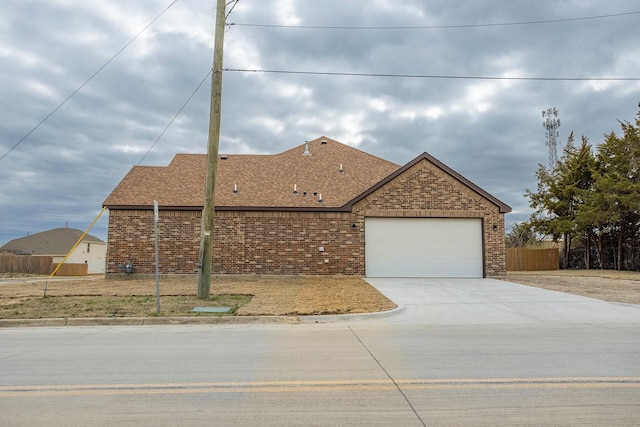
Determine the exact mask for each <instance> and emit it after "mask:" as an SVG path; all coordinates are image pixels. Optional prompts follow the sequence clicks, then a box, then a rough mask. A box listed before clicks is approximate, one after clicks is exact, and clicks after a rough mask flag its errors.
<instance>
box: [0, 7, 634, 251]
mask: <svg viewBox="0 0 640 427" xmlns="http://www.w3.org/2000/svg"><path fill="white" fill-rule="evenodd" d="M215 3H216V2H215V0H206V1H203V0H177V1H171V0H144V1H142V0H141V1H129V0H113V1H109V2H106V1H101V0H3V1H2V2H0V16H2V19H1V20H0V69H1V70H2V71H1V72H0V106H1V107H0V111H1V112H2V114H0V157H2V158H1V159H0V245H2V244H4V243H6V242H7V241H9V240H11V239H14V238H17V237H22V236H25V235H27V234H33V233H36V232H40V231H45V230H48V229H50V228H55V227H64V226H65V225H66V226H69V227H73V228H79V229H82V230H84V229H85V228H86V227H87V226H88V225H89V224H90V223H91V222H92V221H93V220H94V218H95V217H96V215H97V214H98V213H99V212H100V209H101V204H102V202H103V201H104V200H105V199H106V197H107V196H108V195H109V193H110V192H111V191H112V190H113V188H114V187H115V186H116V185H117V184H118V182H119V181H120V180H121V179H122V178H123V177H124V175H125V174H126V173H127V172H128V171H129V170H130V169H131V167H132V166H134V165H136V164H142V165H162V166H164V165H166V164H168V162H169V161H170V160H171V158H172V157H173V156H174V155H175V154H176V153H206V146H207V132H208V117H209V99H210V87H211V85H210V79H209V78H206V76H207V73H208V72H209V71H210V69H211V64H212V55H213V34H214V23H215V10H214V8H215ZM234 3H235V7H234V8H233V10H232V11H231V14H230V16H229V18H228V23H234V24H236V25H231V26H229V28H228V31H227V32H226V34H225V55H224V68H228V69H233V70H272V71H287V72H310V73H314V74H291V73H265V72H243V71H225V72H224V79H223V101H222V110H223V117H222V133H221V145H220V152H221V153H270V154H274V153H279V152H282V151H285V150H287V149H289V148H291V147H293V146H296V145H299V144H302V143H304V141H305V140H310V139H314V138H316V137H319V136H321V135H326V136H328V137H330V138H333V139H336V140H339V141H341V142H343V143H346V144H349V145H352V146H354V147H357V148H359V149H362V150H364V151H367V152H369V153H372V154H375V155H377V156H380V157H383V158H385V159H388V160H391V161H393V162H396V163H398V164H405V163H407V162H408V161H410V160H412V159H413V158H415V157H416V156H418V155H419V154H421V153H422V152H424V151H427V152H428V153H430V154H431V155H433V156H435V157H436V158H438V159H439V160H441V161H442V162H444V163H445V164H447V165H449V166H450V167H452V168H453V169H454V170H456V171H457V172H459V173H460V174H462V175H463V176H465V177H467V178H468V179H470V180H471V181H473V182H475V183H476V184H478V185H479V186H481V187H482V188H484V189H485V190H487V191H489V192H490V193H492V194H493V195H495V196H496V197H498V198H499V199H501V200H502V201H504V202H506V203H507V204H509V205H511V206H512V207H513V213H511V214H509V215H508V216H507V223H508V224H512V223H514V222H517V221H522V220H525V219H527V217H528V216H529V214H530V210H529V207H528V200H527V199H526V198H525V197H523V193H524V192H525V189H526V188H532V189H533V188H535V186H536V180H535V176H534V174H535V171H536V170H537V168H538V164H539V163H543V164H546V163H547V161H548V157H549V151H548V148H547V147H546V145H545V140H546V138H545V130H544V128H543V125H542V123H543V118H542V114H541V112H542V110H546V109H547V108H550V107H555V108H557V109H558V111H559V117H560V121H561V126H560V128H559V132H560V136H559V143H560V148H561V147H562V146H564V143H565V142H566V138H567V136H568V134H569V132H570V131H574V132H575V133H576V134H577V135H578V136H580V135H585V136H587V137H588V138H589V139H590V141H591V142H592V143H593V144H597V143H599V142H601V141H602V140H603V136H604V134H607V133H610V132H612V131H615V132H619V124H618V122H617V121H618V120H628V121H633V120H634V119H635V116H636V114H637V112H638V101H640V81H638V80H584V79H589V78H599V79H602V78H612V79H625V78H626V79H629V78H640V32H639V31H638V30H637V29H638V28H639V26H640V6H638V4H637V2H636V1H633V0H609V1H607V2H604V1H601V0H573V1H571V0H563V1H556V0H540V1H537V2H532V1H530V0H458V1H455V2H452V1H450V0H402V1H390V0H349V1H345V0H323V1H317V0H239V1H237V2H234ZM234 3H230V5H229V7H228V9H230V8H231V6H232V5H233V4H234ZM163 11H164V13H163ZM158 16H159V17H158ZM156 17H158V19H157V20H155V21H154V22H153V23H152V21H153V20H154V19H155V18H156ZM150 23H152V24H151V25H150V26H149V27H148V28H147V29H146V30H145V31H143V32H142V33H141V31H142V30H143V29H144V28H145V27H147V26H148V25H149V24H150ZM319 27H324V28H319ZM328 27H333V28H328ZM138 34H140V35H139V37H137V38H136V35H138ZM134 38H135V40H134ZM132 40H133V41H132ZM130 42H131V43H130ZM128 43H130V44H128ZM127 44H128V45H127ZM125 46H126V48H124V47H125ZM123 48H124V49H123ZM118 52H120V53H118ZM96 73H97V74H96ZM336 74H338V75H336ZM358 74H367V75H368V76H363V75H358ZM399 75H404V76H408V75H410V76H413V77H397V76H399ZM479 77H489V78H491V79H482V78H479ZM493 78H500V79H493ZM203 79H204V84H202V85H201V86H200V88H199V89H198V90H196V88H197V87H198V85H200V83H201V82H203ZM192 94H193V97H192V98H191V99H190V101H189V102H188V103H186V105H185V102H186V101H187V100H188V99H189V97H190V96H191V95H192ZM72 95H73V96H72ZM67 99H68V100H67ZM65 100H67V101H66V102H65ZM183 105H185V107H184V109H183V110H182V111H181V113H180V114H179V115H178V116H177V118H176V119H175V121H174V122H173V124H172V125H171V126H169V127H168V129H167V130H166V132H164V130H165V129H166V128H167V126H168V125H169V124H170V123H171V121H172V119H173V118H174V116H176V114H177V113H178V111H180V109H181V107H182V106H183ZM58 107H59V108H58ZM45 119H46V120H45ZM43 120H44V122H42V121H43ZM41 122H42V124H41V125H39V124H40V123H41ZM34 129H35V130H34ZM163 132H164V134H163ZM161 135H162V137H160V136H161ZM25 137H26V138H25ZM154 144H155V145H154ZM91 234H93V235H95V236H97V237H100V238H102V239H106V236H107V213H105V214H104V215H103V216H102V217H101V218H100V220H99V221H98V222H97V223H96V226H95V227H94V228H93V229H92V231H91Z"/></svg>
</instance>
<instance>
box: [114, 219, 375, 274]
mask: <svg viewBox="0 0 640 427" xmlns="http://www.w3.org/2000/svg"><path fill="white" fill-rule="evenodd" d="M354 224H356V227H353V225H354ZM200 227H201V213H200V212H199V211H182V212H180V211H177V212H176V211H160V220H159V223H158V236H159V245H158V246H159V253H160V262H159V264H160V271H161V273H162V274H193V273H195V272H197V267H198V256H199V253H200ZM213 245H214V249H213V258H212V261H213V264H212V270H213V272H214V273H219V274H323V275H336V274H347V275H364V249H363V248H364V236H363V227H362V225H361V224H359V223H358V221H357V218H355V216H354V215H352V214H350V213H333V212H331V213H311V212H308V213H307V212H297V213H296V212H290V213H289V212H217V213H216V219H215V229H214V237H213ZM321 247H322V248H323V251H320V248H321ZM154 251H155V249H154V233H153V212H152V211H140V210H131V211H124V210H118V211H112V212H110V215H109V236H108V247H107V274H119V273H120V272H121V271H120V270H119V269H118V265H122V264H124V263H125V262H127V261H129V262H131V263H132V265H133V267H134V273H137V274H153V273H154V272H155V252H154Z"/></svg>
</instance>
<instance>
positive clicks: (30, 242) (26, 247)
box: [0, 227, 104, 255]
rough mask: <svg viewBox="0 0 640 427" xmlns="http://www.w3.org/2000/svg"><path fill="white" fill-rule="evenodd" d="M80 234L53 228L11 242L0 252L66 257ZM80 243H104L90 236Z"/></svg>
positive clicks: (79, 231)
mask: <svg viewBox="0 0 640 427" xmlns="http://www.w3.org/2000/svg"><path fill="white" fill-rule="evenodd" d="M82 233H84V232H83V231H82V230H77V229H75V228H66V227H65V228H54V229H53V230H48V231H43V232H40V233H36V234H31V235H29V236H25V237H20V238H19V239H14V240H11V241H10V242H8V243H7V244H5V245H4V246H3V247H1V248H0V250H2V251H7V252H13V253H15V254H22V255H66V254H67V252H69V250H70V249H71V248H72V247H73V245H75V243H76V242H77V241H78V239H79V238H80V236H82ZM82 241H83V242H99V243H104V241H103V240H100V239H98V238H97V237H95V236H92V235H90V234H87V235H86V236H84V238H83V239H82Z"/></svg>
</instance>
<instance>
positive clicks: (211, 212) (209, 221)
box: [198, 0, 227, 299]
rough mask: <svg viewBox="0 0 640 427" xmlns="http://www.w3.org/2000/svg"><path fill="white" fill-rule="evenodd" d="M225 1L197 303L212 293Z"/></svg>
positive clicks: (222, 1) (219, 13) (218, 35)
mask: <svg viewBox="0 0 640 427" xmlns="http://www.w3.org/2000/svg"><path fill="white" fill-rule="evenodd" d="M226 1H227V0H218V3H217V6H216V31H215V41H214V46H213V70H212V75H211V107H210V112H209V143H208V149H207V178H206V182H205V193H204V208H203V210H202V234H201V236H200V239H201V242H200V268H199V269H198V299H209V294H210V292H211V252H212V250H211V249H212V248H211V246H212V237H213V236H212V233H213V225H214V218H215V200H216V173H217V170H218V147H219V146H220V112H221V106H222V53H223V47H224V30H225V20H226V11H225V9H226Z"/></svg>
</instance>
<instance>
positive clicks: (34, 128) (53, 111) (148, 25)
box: [0, 0, 179, 161]
mask: <svg viewBox="0 0 640 427" xmlns="http://www.w3.org/2000/svg"><path fill="white" fill-rule="evenodd" d="M178 1H179V0H173V1H172V2H171V3H170V4H169V6H167V7H166V8H165V9H164V10H163V11H162V12H160V14H158V15H157V16H156V17H155V18H153V20H152V21H151V22H150V23H149V24H147V25H146V26H145V27H144V28H143V29H142V30H140V31H139V32H138V33H137V34H136V35H135V36H134V37H133V38H132V39H131V40H129V41H128V42H127V43H125V45H124V46H122V47H121V48H120V50H118V51H117V52H116V53H115V54H114V55H113V56H111V58H109V60H108V61H107V62H105V63H104V64H103V65H102V66H101V67H100V68H98V70H97V71H96V72H95V73H93V74H92V75H91V76H90V77H89V78H88V79H87V80H85V81H84V83H82V84H81V85H80V86H79V87H78V88H77V89H76V90H74V91H73V92H71V94H70V95H69V96H67V97H66V98H65V99H64V100H63V101H62V102H61V103H60V104H58V105H57V106H56V107H55V108H54V109H53V110H52V111H51V112H50V113H49V114H47V115H46V116H45V117H44V118H43V119H42V120H40V122H39V123H38V124H37V125H35V126H34V127H33V128H32V129H31V130H30V131H29V132H27V134H26V135H24V136H23V137H22V138H20V140H18V142H16V143H15V144H14V145H13V146H12V147H11V148H9V150H7V152H6V153H4V154H3V155H2V156H0V161H2V159H4V158H5V157H7V155H8V154H9V153H11V152H12V151H13V150H15V149H16V148H17V147H18V146H19V145H20V144H21V143H22V142H24V141H25V140H26V139H27V138H28V137H29V136H31V134H33V133H34V132H35V131H36V130H38V128H40V126H42V125H43V124H44V123H45V122H46V121H47V120H49V118H51V116H53V115H54V114H55V113H56V112H57V111H58V110H59V109H60V108H62V106H64V105H65V104H66V103H67V102H69V100H70V99H71V98H73V97H74V96H75V95H76V94H77V93H78V92H80V91H81V90H82V89H83V88H84V87H85V86H86V85H87V84H89V82H90V81H91V80H93V79H94V77H96V76H97V75H98V74H99V73H100V72H101V71H102V70H104V69H105V68H106V67H107V66H108V65H109V64H111V62H113V61H114V60H115V59H116V58H117V57H118V56H119V55H120V54H121V53H122V52H124V50H125V49H127V48H128V47H129V45H131V44H132V43H133V42H134V41H136V40H137V39H138V37H140V36H141V35H142V34H143V33H144V32H145V31H147V30H148V29H149V27H151V26H152V25H153V24H154V23H155V22H156V21H157V20H158V19H160V17H161V16H162V15H164V14H165V13H166V12H167V11H168V10H169V9H170V8H171V7H172V6H173V5H174V4H176V3H177V2H178Z"/></svg>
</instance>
